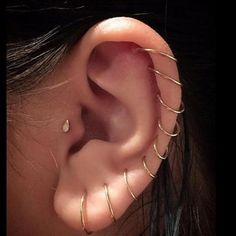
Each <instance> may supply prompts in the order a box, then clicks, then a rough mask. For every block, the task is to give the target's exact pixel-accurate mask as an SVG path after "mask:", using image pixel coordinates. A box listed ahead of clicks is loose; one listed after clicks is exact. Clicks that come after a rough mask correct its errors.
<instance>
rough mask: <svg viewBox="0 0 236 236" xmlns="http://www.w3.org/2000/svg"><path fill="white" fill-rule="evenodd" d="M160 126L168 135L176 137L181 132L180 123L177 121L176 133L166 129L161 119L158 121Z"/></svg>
mask: <svg viewBox="0 0 236 236" xmlns="http://www.w3.org/2000/svg"><path fill="white" fill-rule="evenodd" d="M158 127H159V129H160V130H161V131H162V132H163V133H164V134H165V135H167V136H170V137H176V136H177V135H178V134H179V133H180V126H179V123H178V122H177V121H176V126H175V127H176V131H175V132H174V133H169V132H168V131H166V130H165V129H164V128H163V126H162V125H161V122H160V121H159V122H158Z"/></svg>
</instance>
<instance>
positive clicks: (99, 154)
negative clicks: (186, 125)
mask: <svg viewBox="0 0 236 236" xmlns="http://www.w3.org/2000/svg"><path fill="white" fill-rule="evenodd" d="M137 45H139V46H140V47H143V48H155V49H157V50H159V51H163V52H166V53H169V54H172V52H171V50H170V48H169V46H168V45H167V43H166V42H165V41H164V40H163V39H162V38H161V37H160V35H158V34H157V33H156V32H155V31H153V30H152V29H151V28H150V27H148V26H147V25H145V24H143V23H142V22H140V21H137V20H134V19H132V18H125V17H119V18H112V19H108V20H106V21H103V22H100V23H98V24H97V25H95V26H93V27H92V28H91V29H90V30H89V31H88V32H87V33H86V34H85V35H84V37H83V38H82V39H81V40H80V41H79V42H78V43H77V44H76V45H75V46H74V47H73V48H72V50H71V51H70V52H69V53H68V55H66V56H65V57H64V58H63V59H62V60H61V62H60V63H59V64H58V65H57V66H56V67H55V68H54V72H53V73H52V74H50V75H48V76H47V78H46V79H45V82H44V83H43V84H41V85H40V87H38V88H37V89H36V90H35V91H31V92H30V93H27V94H24V95H22V96H21V97H20V98H17V102H16V103H15V104H14V106H12V107H11V109H12V110H13V111H14V113H13V114H12V115H11V116H10V117H9V118H10V119H9V120H10V122H9V125H8V171H7V191H8V206H7V208H8V235H61V236H66V235H72V236H73V235H84V233H83V231H82V225H81V222H80V199H81V196H82V195H83V193H84V191H86V192H87V197H86V200H85V208H86V210H85V211H84V214H85V220H86V227H87V228H88V230H92V231H96V233H94V235H116V234H117V230H118V229H119V227H123V226H121V223H122V222H123V221H124V220H125V218H126V216H127V215H129V213H130V212H131V211H132V210H133V209H135V208H136V207H138V205H139V202H136V203H134V204H133V205H132V206H131V207H130V205H131V204H132V203H133V198H132V197H131V195H130V194H129V192H128V191H127V186H126V185H125V183H124V179H123V171H124V169H125V168H127V169H128V179H129V184H130V186H132V190H133V192H135V194H136V195H137V196H138V195H140V194H141V193H142V192H143V191H144V190H145V189H146V187H147V186H148V185H149V184H150V182H151V180H152V179H151V178H150V176H148V175H147V173H146V172H145V170H144V168H143V165H142V157H143V156H144V155H146V162H147V165H148V167H149V169H150V170H151V171H152V173H156V172H157V171H158V168H159V166H160V163H161V161H160V160H159V159H157V158H156V157H155V154H154V151H153V148H152V144H153V141H154V139H155V138H156V137H157V141H156V144H157V147H158V150H159V152H160V153H161V154H163V153H164V152H165V150H166V148H167V145H168V143H169V141H170V137H168V136H166V135H164V134H163V133H162V132H161V131H160V130H159V129H157V120H158V119H161V121H162V124H163V126H164V127H165V128H166V130H168V131H170V132H171V131H173V130H174V127H175V121H176V115H175V114H174V113H172V112H170V111H167V110H166V109H165V108H163V107H162V106H160V105H159V103H158V102H157V100H156V98H155V96H156V93H157V92H158V91H159V92H160V93H161V95H162V98H163V99H164V100H165V102H166V103H168V104H170V106H171V107H174V108H176V109H178V107H179V106H180V101H181V89H180V87H178V86H176V85H174V84H173V83H171V82H169V81H167V80H164V79H160V80H158V83H157V82H156V77H155V76H154V74H153V73H150V71H148V70H147V67H148V66H149V65H152V66H154V67H155V68H159V69H160V70H161V71H162V72H163V73H166V74H168V75H171V76H172V77H174V78H175V79H177V80H178V70H177V67H176V63H174V62H173V61H171V60H169V59H167V58H165V57H163V56H160V55H153V54H152V55H150V56H149V55H147V54H146V53H140V52H139V53H138V52H134V50H133V49H134V48H136V47H137ZM94 49H95V51H94ZM66 119H68V120H69V121H70V131H69V132H68V133H64V132H62V128H61V127H62V125H63V123H64V121H65V120H66ZM104 183H107V184H108V186H109V193H110V197H111V201H112V206H113V210H114V213H115V217H116V218H117V219H119V220H118V222H117V223H116V224H112V219H111V217H110V212H109V209H108V206H107V202H106V199H105V197H104V189H103V184H104ZM145 195H146V197H147V198H148V191H147V192H146V193H145ZM124 214H125V215H124ZM139 214H140V212H137V214H136V217H134V218H132V219H131V220H130V221H129V222H130V226H129V227H124V228H125V229H124V230H126V231H124V232H123V234H124V233H125V232H126V233H127V232H129V230H132V232H131V233H129V235H137V234H139V233H140V231H141V229H142V227H141V226H140V227H137V224H138V222H140V221H141V218H139ZM138 225H139V224H138ZM121 235H122V234H121Z"/></svg>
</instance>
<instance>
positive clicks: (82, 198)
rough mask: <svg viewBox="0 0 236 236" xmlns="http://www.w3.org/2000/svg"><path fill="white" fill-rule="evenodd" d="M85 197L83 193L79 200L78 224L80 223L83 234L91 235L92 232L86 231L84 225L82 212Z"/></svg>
mask: <svg viewBox="0 0 236 236" xmlns="http://www.w3.org/2000/svg"><path fill="white" fill-rule="evenodd" d="M86 195H87V194H86V192H85V193H84V194H83V195H82V197H81V199H80V222H81V225H82V228H83V230H84V232H85V233H86V234H91V233H92V232H90V231H88V230H87V229H86V223H85V218H84V212H83V211H84V199H85V197H86Z"/></svg>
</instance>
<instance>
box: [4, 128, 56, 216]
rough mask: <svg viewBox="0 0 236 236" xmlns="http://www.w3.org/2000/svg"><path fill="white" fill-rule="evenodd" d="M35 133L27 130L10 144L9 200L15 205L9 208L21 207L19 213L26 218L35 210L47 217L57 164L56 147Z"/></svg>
mask: <svg viewBox="0 0 236 236" xmlns="http://www.w3.org/2000/svg"><path fill="white" fill-rule="evenodd" d="M31 134H32V132H30V130H27V132H25V130H24V131H22V132H20V134H19V137H18V136H17V137H14V141H13V142H11V144H10V142H9V144H8V153H9V154H8V160H7V162H8V171H7V180H8V181H7V187H8V200H9V204H11V205H13V207H9V209H10V210H12V209H13V210H12V211H14V209H18V210H17V211H18V213H17V215H22V217H23V215H28V216H31V215H32V214H31V213H30V212H32V213H33V212H34V211H36V212H38V213H39V216H42V215H44V217H45V214H47V213H50V212H49V211H50V209H51V204H52V203H50V202H49V199H52V197H53V194H54V189H55V185H56V182H57V167H56V163H55V161H54V157H53V152H52V150H50V149H49V148H48V147H47V146H45V145H43V144H41V143H40V140H39V139H36V138H35V137H33V136H32V135H31ZM19 206H20V207H19ZM40 211H41V212H42V213H40ZM26 213H28V214H26ZM14 214H16V212H15V213H14Z"/></svg>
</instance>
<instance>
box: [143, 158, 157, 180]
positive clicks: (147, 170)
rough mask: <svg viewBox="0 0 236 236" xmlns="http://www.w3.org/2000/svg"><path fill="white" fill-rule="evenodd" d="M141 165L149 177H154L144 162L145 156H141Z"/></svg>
mask: <svg viewBox="0 0 236 236" xmlns="http://www.w3.org/2000/svg"><path fill="white" fill-rule="evenodd" d="M143 167H144V169H145V170H146V172H147V174H148V175H149V176H150V177H151V178H153V179H154V178H155V177H156V176H155V175H154V174H153V173H152V172H151V171H150V170H149V169H148V167H147V164H146V162H145V156H144V157H143Z"/></svg>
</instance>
